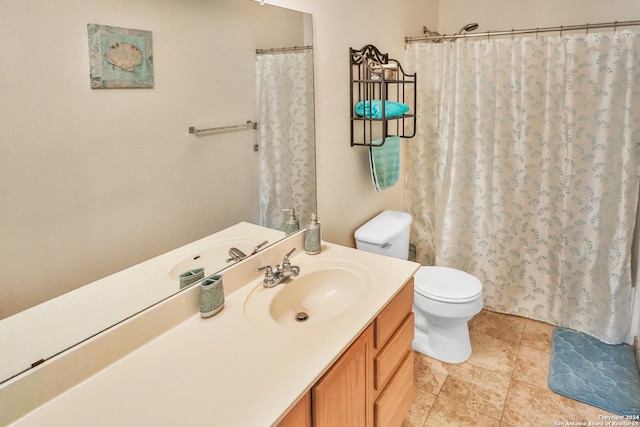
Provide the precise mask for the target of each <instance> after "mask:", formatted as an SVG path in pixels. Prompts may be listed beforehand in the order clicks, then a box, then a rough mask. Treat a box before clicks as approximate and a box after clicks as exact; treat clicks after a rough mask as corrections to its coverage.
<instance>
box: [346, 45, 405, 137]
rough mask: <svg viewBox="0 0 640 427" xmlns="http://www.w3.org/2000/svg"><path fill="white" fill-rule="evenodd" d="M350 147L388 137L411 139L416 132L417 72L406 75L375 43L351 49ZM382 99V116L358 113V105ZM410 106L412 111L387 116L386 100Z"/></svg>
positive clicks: (396, 62)
mask: <svg viewBox="0 0 640 427" xmlns="http://www.w3.org/2000/svg"><path fill="white" fill-rule="evenodd" d="M349 57H350V63H351V67H350V80H351V94H350V110H351V146H354V145H361V146H369V147H370V146H380V145H383V144H384V141H385V139H386V138H387V137H389V136H399V137H401V138H412V137H413V136H414V135H415V132H416V120H417V117H416V115H415V108H416V96H417V95H416V74H415V73H414V74H406V73H405V72H404V70H403V69H402V65H401V64H400V63H399V62H398V61H396V60H395V59H390V58H389V54H386V53H385V54H382V53H381V52H380V51H379V50H378V48H376V47H375V46H373V45H366V46H364V47H363V48H362V49H359V50H356V49H353V48H350V49H349ZM377 101H380V105H381V115H380V117H375V115H374V114H367V112H366V110H365V112H364V114H363V115H358V114H357V113H356V105H358V103H360V102H363V103H365V105H372V104H371V103H373V102H377ZM387 101H391V102H396V103H401V104H406V105H408V106H409V112H407V113H405V114H403V115H399V116H395V117H388V114H387V111H386V105H387V104H386V102H387Z"/></svg>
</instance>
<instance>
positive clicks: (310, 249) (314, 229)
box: [304, 213, 322, 255]
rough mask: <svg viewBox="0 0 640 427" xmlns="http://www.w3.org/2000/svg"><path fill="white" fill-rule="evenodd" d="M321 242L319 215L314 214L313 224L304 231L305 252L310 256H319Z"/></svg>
mask: <svg viewBox="0 0 640 427" xmlns="http://www.w3.org/2000/svg"><path fill="white" fill-rule="evenodd" d="M321 240H322V239H321V236H320V223H319V222H318V215H317V214H314V213H312V214H311V222H310V223H309V225H307V228H306V229H305V231H304V251H305V252H306V253H307V254H309V255H315V254H319V253H320V249H321V245H320V241H321Z"/></svg>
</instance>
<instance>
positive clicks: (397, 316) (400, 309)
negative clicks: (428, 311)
mask: <svg viewBox="0 0 640 427" xmlns="http://www.w3.org/2000/svg"><path fill="white" fill-rule="evenodd" d="M412 305H413V277H412V278H411V280H409V281H408V282H407V284H406V285H404V287H403V288H402V290H401V291H400V292H399V293H398V295H396V297H395V298H394V299H393V301H391V302H390V303H389V305H388V306H387V307H386V308H385V309H384V310H382V312H381V313H380V314H379V315H378V317H377V318H376V320H375V332H374V346H375V349H376V350H379V349H381V348H382V347H384V345H385V344H386V343H387V341H388V340H389V338H391V336H392V335H393V334H394V332H395V331H396V329H398V327H399V326H400V324H401V323H402V322H403V321H404V319H405V318H406V317H407V314H409V313H410V312H411V306H412Z"/></svg>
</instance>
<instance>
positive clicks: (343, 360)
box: [278, 279, 413, 427]
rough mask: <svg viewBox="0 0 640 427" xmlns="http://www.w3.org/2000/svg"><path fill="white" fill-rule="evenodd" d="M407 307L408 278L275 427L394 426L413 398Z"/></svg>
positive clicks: (409, 294)
mask: <svg viewBox="0 0 640 427" xmlns="http://www.w3.org/2000/svg"><path fill="white" fill-rule="evenodd" d="M412 304H413V279H411V280H409V281H408V282H407V283H406V284H405V286H404V287H403V288H402V290H401V291H400V292H399V293H398V294H397V295H396V297H395V298H394V299H393V300H392V301H391V302H390V303H389V304H388V305H387V306H386V307H385V308H384V309H383V310H382V312H380V314H379V315H378V316H377V317H376V318H375V319H374V321H373V322H372V323H371V324H369V326H368V327H367V328H366V329H365V331H364V332H362V334H360V336H359V337H358V338H357V339H356V341H354V342H353V344H351V346H350V347H349V348H348V349H347V350H346V351H345V352H344V353H343V354H342V355H341V356H340V358H339V359H338V360H337V361H336V362H335V363H334V364H333V365H332V366H331V368H329V370H328V371H327V372H326V373H325V374H324V375H323V377H322V378H321V379H320V380H318V382H317V383H316V384H315V385H314V386H313V387H312V389H311V391H310V392H309V393H307V395H305V397H304V398H303V399H302V400H301V401H300V402H298V404H297V405H296V406H295V407H294V408H293V409H292V410H291V411H290V412H289V413H288V414H287V416H286V417H285V418H284V419H283V420H282V422H280V424H278V426H279V427H289V426H309V425H313V426H314V427H339V426H345V427H373V426H375V427H394V426H400V425H401V424H402V422H403V420H404V418H405V417H406V415H407V413H408V411H409V409H410V407H411V402H412V400H413V352H412V351H411V342H412V341H413V313H412V312H411V307H412ZM309 401H310V406H311V408H309ZM293 420H295V421H293ZM292 422H293V423H292Z"/></svg>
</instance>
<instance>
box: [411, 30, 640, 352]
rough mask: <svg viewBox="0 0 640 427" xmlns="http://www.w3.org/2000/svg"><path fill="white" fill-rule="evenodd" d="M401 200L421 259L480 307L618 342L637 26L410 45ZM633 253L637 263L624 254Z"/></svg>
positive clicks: (628, 232)
mask: <svg viewBox="0 0 640 427" xmlns="http://www.w3.org/2000/svg"><path fill="white" fill-rule="evenodd" d="M407 63H408V68H409V70H411V71H410V72H417V74H418V79H419V84H418V88H419V89H420V90H421V91H420V92H419V93H418V106H417V112H418V118H419V122H420V123H419V125H418V128H417V136H416V138H414V139H413V140H412V141H410V142H409V143H408V144H407V146H408V148H407V153H408V154H407V157H408V166H407V168H408V170H407V173H406V177H407V181H406V194H405V198H406V206H407V210H408V211H409V212H410V213H411V214H412V215H413V217H414V223H413V227H412V241H413V242H414V243H415V244H416V245H417V252H418V261H420V262H422V263H423V264H425V265H444V266H450V267H455V268H459V269H462V270H465V271H467V272H469V273H472V274H474V275H476V276H477V277H478V278H479V279H480V280H481V281H482V282H483V286H484V306H485V308H487V309H489V310H493V311H497V312H503V313H510V314H515V315H520V316H524V317H529V318H533V319H537V320H541V321H545V322H548V323H552V324H555V325H559V326H563V327H568V328H572V329H576V330H579V331H582V332H586V333H588V334H591V335H593V336H595V337H597V338H599V339H600V340H602V341H604V342H607V343H611V344H617V343H621V342H622V341H623V340H624V339H625V338H626V335H627V334H628V332H629V327H630V320H631V310H632V308H631V303H632V301H631V295H632V289H631V287H632V277H631V271H632V269H631V261H632V256H631V254H632V251H631V245H632V237H633V235H634V227H635V222H636V211H637V207H638V188H639V173H640V166H639V163H640V149H639V146H638V144H639V143H640V34H638V33H636V32H633V31H618V32H614V33H595V34H582V35H565V36H562V37H560V36H552V37H523V38H505V39H496V38H493V39H489V40H482V41H466V40H464V41H461V40H459V41H457V42H455V43H429V44H426V43H420V44H412V45H410V46H408V47H407ZM634 262H635V261H634Z"/></svg>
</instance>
